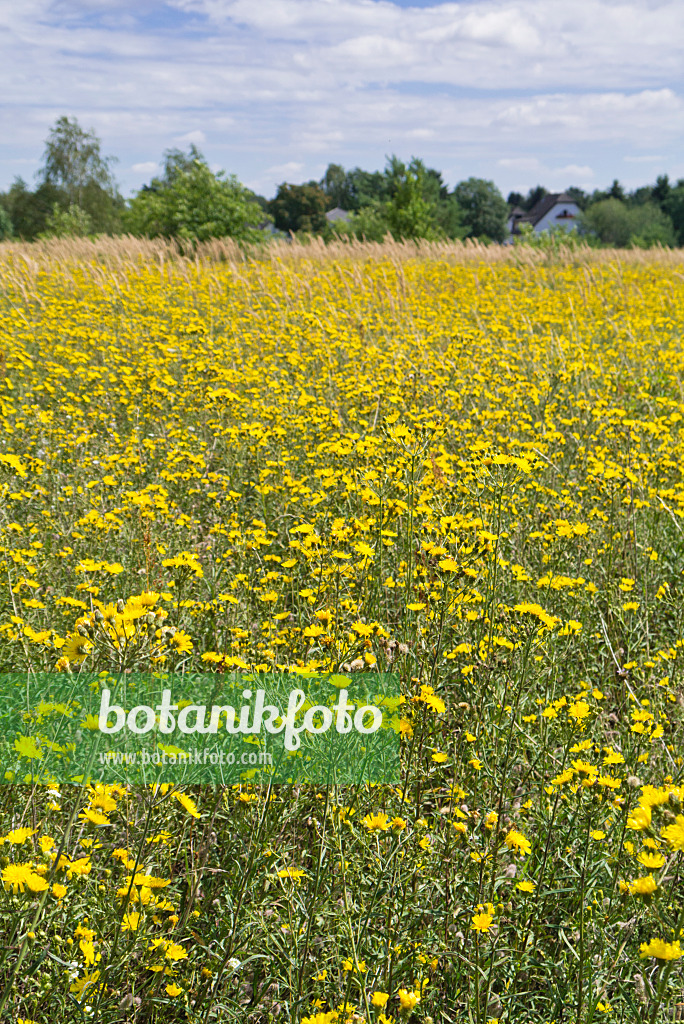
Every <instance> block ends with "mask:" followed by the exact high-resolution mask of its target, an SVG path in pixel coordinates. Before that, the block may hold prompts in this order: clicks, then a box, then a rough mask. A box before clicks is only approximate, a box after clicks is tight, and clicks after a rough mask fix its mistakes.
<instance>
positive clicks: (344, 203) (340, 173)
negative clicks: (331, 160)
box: [320, 164, 353, 210]
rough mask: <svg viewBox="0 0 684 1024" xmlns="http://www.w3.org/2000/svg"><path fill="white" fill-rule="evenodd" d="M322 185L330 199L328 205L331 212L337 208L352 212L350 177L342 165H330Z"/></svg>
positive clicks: (322, 179)
mask: <svg viewBox="0 0 684 1024" xmlns="http://www.w3.org/2000/svg"><path fill="white" fill-rule="evenodd" d="M320 184H321V188H322V189H323V191H324V192H325V194H326V196H327V197H328V204H329V207H330V209H331V210H332V209H334V208H335V207H336V206H339V207H340V208H341V209H342V210H351V208H352V205H353V197H352V190H351V185H350V182H349V175H348V174H347V172H346V171H345V169H344V167H342V165H341V164H328V167H327V169H326V172H325V174H324V175H323V177H322V178H321V182H320Z"/></svg>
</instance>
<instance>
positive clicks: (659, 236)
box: [580, 198, 675, 248]
mask: <svg viewBox="0 0 684 1024" xmlns="http://www.w3.org/2000/svg"><path fill="white" fill-rule="evenodd" d="M580 227H581V230H582V232H583V233H585V234H589V235H592V236H594V237H595V238H598V240H599V241H600V242H602V243H603V244H604V245H615V246H620V247H622V246H626V245H633V246H639V247H641V248H648V247H650V246H652V245H656V244H658V243H660V244H661V245H674V243H675V234H674V230H673V227H672V221H671V220H670V218H669V217H667V216H666V215H665V214H664V213H663V212H662V211H661V210H660V209H659V208H658V207H657V206H656V205H655V203H651V202H647V203H643V204H642V205H641V206H628V205H627V204H626V203H624V202H622V201H621V200H619V199H615V198H609V199H602V200H600V201H599V202H598V203H594V204H593V205H592V206H590V207H589V209H588V210H587V211H586V212H585V213H584V214H583V215H582V220H581V222H580Z"/></svg>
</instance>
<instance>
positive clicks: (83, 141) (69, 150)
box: [38, 117, 124, 232]
mask: <svg viewBox="0 0 684 1024" xmlns="http://www.w3.org/2000/svg"><path fill="white" fill-rule="evenodd" d="M100 145H101V144H100V140H99V139H98V137H97V135H96V134H95V132H94V131H93V130H92V129H91V130H90V131H86V130H85V129H83V128H81V126H80V125H79V123H78V121H77V120H76V118H74V119H73V120H72V119H70V118H68V117H60V118H59V119H58V120H57V122H56V123H55V126H54V128H52V129H51V131H50V134H49V136H48V139H47V141H46V143H45V153H44V156H43V166H42V167H41V169H40V170H39V172H38V182H39V185H42V186H51V187H52V188H53V189H55V190H56V191H57V194H58V196H59V198H58V200H57V202H58V204H59V206H60V208H61V209H63V210H65V211H66V210H69V209H75V208H77V207H78V208H79V209H81V210H83V211H84V212H85V214H86V215H87V217H88V218H89V221H90V225H91V227H92V229H93V231H96V232H101V231H102V232H112V231H116V230H117V229H118V228H119V226H120V217H121V212H122V209H123V205H124V203H123V199H122V197H121V196H120V194H119V192H118V189H117V187H116V182H115V180H114V176H113V174H112V171H111V164H112V163H114V157H103V156H102V154H101V151H100ZM52 205H53V206H54V203H53V204H52ZM49 216H51V214H49V215H48V217H49ZM46 221H47V218H46ZM45 229H46V230H47V223H46V225H45Z"/></svg>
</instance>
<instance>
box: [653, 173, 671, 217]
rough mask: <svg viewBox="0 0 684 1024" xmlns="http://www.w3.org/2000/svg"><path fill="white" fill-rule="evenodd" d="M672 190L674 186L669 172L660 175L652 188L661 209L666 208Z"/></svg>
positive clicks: (654, 197)
mask: <svg viewBox="0 0 684 1024" xmlns="http://www.w3.org/2000/svg"><path fill="white" fill-rule="evenodd" d="M671 191H672V186H671V185H670V179H669V177H668V176H667V174H660V175H658V177H657V178H656V183H655V185H654V186H653V188H652V189H651V195H652V196H653V199H654V201H655V202H656V203H657V204H658V206H659V207H660V209H661V210H664V209H665V206H666V204H667V199H668V196H669V195H670V192H671Z"/></svg>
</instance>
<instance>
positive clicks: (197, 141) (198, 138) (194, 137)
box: [174, 128, 207, 146]
mask: <svg viewBox="0 0 684 1024" xmlns="http://www.w3.org/2000/svg"><path fill="white" fill-rule="evenodd" d="M206 141H207V137H206V135H205V134H204V132H203V131H202V130H201V128H196V129H194V130H193V131H191V132H186V133H185V135H177V136H176V138H175V139H174V142H177V143H179V144H180V145H188V146H189V145H195V146H203V145H204V143H205V142H206Z"/></svg>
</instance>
